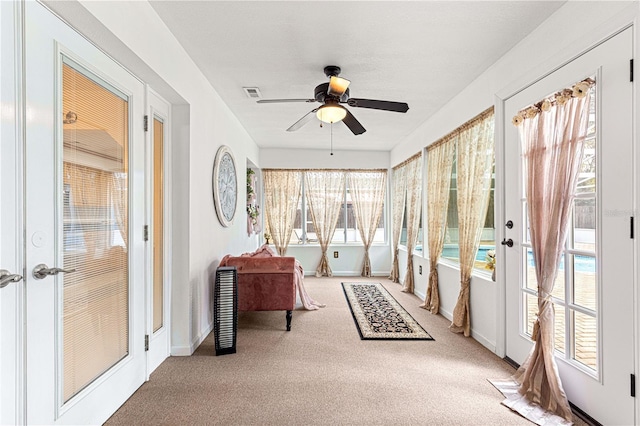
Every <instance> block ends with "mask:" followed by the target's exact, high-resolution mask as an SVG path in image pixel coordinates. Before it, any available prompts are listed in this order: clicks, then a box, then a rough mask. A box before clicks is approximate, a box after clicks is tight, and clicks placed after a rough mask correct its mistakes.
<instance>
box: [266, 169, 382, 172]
mask: <svg viewBox="0 0 640 426" xmlns="http://www.w3.org/2000/svg"><path fill="white" fill-rule="evenodd" d="M262 171H263V172H267V171H269V172H386V171H387V169H262Z"/></svg>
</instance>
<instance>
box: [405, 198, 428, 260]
mask: <svg viewBox="0 0 640 426" xmlns="http://www.w3.org/2000/svg"><path fill="white" fill-rule="evenodd" d="M404 203H405V205H404V215H403V216H402V232H401V234H400V245H401V246H405V247H406V246H407V211H408V208H409V206H407V200H406V198H405V201H404ZM423 241H424V240H423V236H422V207H420V224H419V225H418V241H417V242H416V248H415V251H422V244H423Z"/></svg>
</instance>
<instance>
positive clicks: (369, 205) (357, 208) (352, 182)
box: [349, 170, 387, 277]
mask: <svg viewBox="0 0 640 426" xmlns="http://www.w3.org/2000/svg"><path fill="white" fill-rule="evenodd" d="M386 189H387V171H386V170H381V171H362V172H349V191H350V194H351V201H352V202H353V208H354V213H355V216H356V223H357V225H358V231H359V232H360V238H362V243H363V244H364V262H363V264H362V276H363V277H370V276H371V260H370V259H369V247H371V242H372V241H373V238H374V236H375V234H376V230H377V229H378V223H379V222H380V218H381V217H382V207H383V206H384V196H385V193H386Z"/></svg>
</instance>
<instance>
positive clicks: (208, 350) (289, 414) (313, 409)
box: [107, 277, 584, 425]
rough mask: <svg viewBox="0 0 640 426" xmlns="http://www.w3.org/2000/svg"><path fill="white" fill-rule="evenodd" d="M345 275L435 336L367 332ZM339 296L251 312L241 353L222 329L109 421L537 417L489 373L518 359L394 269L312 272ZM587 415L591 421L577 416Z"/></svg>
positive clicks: (434, 421) (473, 421)
mask: <svg viewBox="0 0 640 426" xmlns="http://www.w3.org/2000/svg"><path fill="white" fill-rule="evenodd" d="M342 281H352V282H358V281H372V282H380V283H382V284H383V285H384V286H385V287H386V288H387V289H388V290H389V291H390V293H391V294H392V295H393V296H394V297H395V298H396V299H397V300H398V302H400V304H401V305H402V306H403V307H404V308H405V309H406V310H407V311H408V312H409V313H410V314H411V315H412V316H413V317H414V318H415V319H416V320H417V321H418V322H419V323H420V324H421V325H422V326H423V327H424V328H425V330H427V331H428V332H429V333H430V334H431V335H432V336H433V338H434V339H435V341H407V340H360V337H359V335H358V331H357V329H356V326H355V324H354V321H353V317H352V316H351V312H350V310H349V307H348V304H347V302H346V300H345V297H344V294H343V291H342V286H341V285H340V284H341V282H342ZM305 285H306V288H307V291H308V292H309V294H310V295H311V297H313V298H314V299H316V300H317V301H319V302H321V303H326V304H327V307H326V308H324V309H321V310H318V311H305V310H302V309H300V308H298V309H297V310H295V311H294V312H293V321H292V329H291V331H290V332H286V331H285V314H284V312H247V313H240V315H239V326H238V340H237V353H236V354H232V355H224V356H215V346H214V339H213V334H211V335H209V336H208V337H207V338H206V340H205V341H204V342H203V343H202V345H200V347H199V348H198V349H197V350H196V352H195V353H194V354H193V356H190V357H171V358H169V359H167V360H166V361H165V362H164V363H162V365H160V367H158V369H157V370H156V371H155V372H154V373H153V374H152V375H151V380H150V381H149V382H147V383H145V384H144V385H143V386H142V387H140V389H139V390H138V391H137V392H136V393H135V394H134V395H133V396H132V397H131V398H130V399H129V400H128V401H127V402H126V403H125V404H124V405H123V406H122V407H121V408H120V409H119V410H118V411H117V412H116V413H115V414H114V415H113V416H112V417H111V418H110V419H109V421H108V422H107V424H108V425H134V424H148V425H199V424H224V425H276V424H278V425H280V424H289V425H303V424H307V425H365V424H366V425H410V424H416V425H418V424H419V425H520V424H521V425H531V423H530V422H529V421H527V420H525V419H523V418H522V417H520V416H519V415H517V414H515V413H514V412H512V411H511V410H509V409H508V408H507V407H505V406H503V405H501V404H500V402H501V401H502V399H503V397H502V395H501V394H500V392H498V391H497V390H496V389H495V388H494V387H493V386H492V385H491V384H490V383H489V382H488V381H487V379H502V378H508V377H509V376H510V375H511V374H513V372H514V369H513V368H512V367H511V366H509V365H508V364H507V363H506V362H504V361H503V360H501V359H500V358H498V357H497V356H496V355H495V354H493V353H492V352H490V351H488V350H487V349H486V348H484V347H483V346H482V345H480V344H479V343H478V342H476V341H475V340H473V339H471V338H465V337H463V336H461V335H458V334H454V333H451V332H450V331H449V330H448V326H449V321H448V320H446V319H445V318H444V317H442V316H439V315H432V314H430V313H429V312H427V311H425V310H424V309H420V308H419V304H420V302H421V301H420V300H419V299H418V298H417V297H415V296H414V295H411V294H406V293H402V292H401V291H400V285H399V284H393V283H391V281H389V280H388V279H387V278H386V277H376V278H373V279H365V278H360V277H343V278H336V277H334V278H312V277H307V278H305ZM576 424H584V423H583V422H581V421H576Z"/></svg>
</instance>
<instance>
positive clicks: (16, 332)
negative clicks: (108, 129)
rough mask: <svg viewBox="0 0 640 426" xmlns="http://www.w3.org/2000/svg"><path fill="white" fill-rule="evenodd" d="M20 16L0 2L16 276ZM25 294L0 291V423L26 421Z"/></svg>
mask: <svg viewBox="0 0 640 426" xmlns="http://www.w3.org/2000/svg"><path fill="white" fill-rule="evenodd" d="M22 16H23V3H19V2H13V1H11V2H7V1H3V2H0V22H1V25H0V28H1V30H2V32H1V34H0V42H1V54H0V55H1V57H2V61H1V66H2V67H1V68H0V77H1V79H0V84H1V85H2V90H1V91H0V93H1V95H2V98H1V99H0V102H1V103H2V106H3V114H2V115H1V116H0V120H1V122H0V161H1V164H0V202H1V203H2V209H1V210H0V269H5V270H7V271H9V273H11V274H19V275H24V273H25V272H24V244H23V235H22V232H21V231H22V229H23V220H22V219H23V217H22V214H23V203H24V198H23V195H22V192H23V190H22V189H23V187H24V183H23V179H22V176H23V159H24V152H23V149H24V133H23V129H24V123H25V110H24V100H23V98H22V93H23V88H24V80H23V74H22V61H21V58H22V38H21V37H20V33H21V28H22ZM8 111H12V113H11V114H8V113H7V112H8ZM24 297H25V290H24V280H21V281H19V282H10V283H8V284H7V285H6V286H5V287H4V288H1V289H0V424H24V423H25V411H24V409H25V376H24V374H23V372H24V349H25V341H24V321H23V318H24V315H25V311H24Z"/></svg>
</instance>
